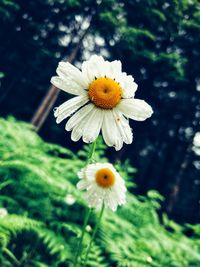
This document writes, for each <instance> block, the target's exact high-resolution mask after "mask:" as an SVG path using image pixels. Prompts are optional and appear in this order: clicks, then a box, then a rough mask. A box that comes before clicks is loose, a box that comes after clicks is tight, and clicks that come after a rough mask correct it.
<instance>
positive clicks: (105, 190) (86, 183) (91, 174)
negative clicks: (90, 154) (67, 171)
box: [77, 163, 126, 211]
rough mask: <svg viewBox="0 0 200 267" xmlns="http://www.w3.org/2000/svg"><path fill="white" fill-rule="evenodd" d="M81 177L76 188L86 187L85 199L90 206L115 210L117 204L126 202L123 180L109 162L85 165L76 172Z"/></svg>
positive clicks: (82, 188)
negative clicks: (103, 206)
mask: <svg viewBox="0 0 200 267" xmlns="http://www.w3.org/2000/svg"><path fill="white" fill-rule="evenodd" d="M78 176H79V178H80V179H81V180H80V181H79V182H78V184H77V188H78V189H79V190H84V189H86V190H87V191H86V192H85V199H86V201H87V202H88V205H89V206H90V207H94V208H97V209H99V208H100V207H101V206H102V204H103V203H104V205H105V207H107V208H110V209H111V210H112V211H116V209H117V206H118V205H123V204H125V202H126V195H125V193H126V186H125V183H124V180H123V179H122V178H121V176H120V175H119V173H118V172H117V171H116V170H115V168H114V167H113V165H112V164H110V163H94V164H90V165H87V166H86V167H85V168H83V169H82V170H81V171H80V172H79V173H78Z"/></svg>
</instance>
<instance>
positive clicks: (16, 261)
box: [3, 248, 20, 266]
mask: <svg viewBox="0 0 200 267" xmlns="http://www.w3.org/2000/svg"><path fill="white" fill-rule="evenodd" d="M3 252H4V253H5V254H6V255H7V256H8V257H9V258H10V259H11V260H12V261H13V263H14V264H15V265H16V266H20V262H19V261H18V259H17V258H16V257H15V255H14V254H13V253H12V252H11V251H10V250H9V249H7V248H4V249H3Z"/></svg>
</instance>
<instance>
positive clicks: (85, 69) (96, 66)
mask: <svg viewBox="0 0 200 267" xmlns="http://www.w3.org/2000/svg"><path fill="white" fill-rule="evenodd" d="M104 66H105V61H104V59H103V57H101V56H97V55H94V56H91V58H90V59H89V60H88V61H84V62H83V64H82V73H83V75H84V77H87V82H88V83H91V82H92V81H93V80H94V79H95V77H103V76H104V73H105V68H104Z"/></svg>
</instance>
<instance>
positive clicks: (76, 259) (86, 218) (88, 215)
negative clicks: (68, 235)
mask: <svg viewBox="0 0 200 267" xmlns="http://www.w3.org/2000/svg"><path fill="white" fill-rule="evenodd" d="M91 211H92V209H88V211H87V213H86V215H85V219H84V224H83V229H82V233H81V237H80V240H79V243H78V248H77V251H76V255H75V258H74V267H76V266H77V264H78V258H79V253H80V250H81V247H82V242H83V237H84V235H85V231H86V226H87V224H88V221H89V218H90V214H91Z"/></svg>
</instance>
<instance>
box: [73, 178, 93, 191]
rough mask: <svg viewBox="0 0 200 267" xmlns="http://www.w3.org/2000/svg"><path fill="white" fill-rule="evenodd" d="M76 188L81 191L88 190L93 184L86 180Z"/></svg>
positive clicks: (80, 182)
mask: <svg viewBox="0 0 200 267" xmlns="http://www.w3.org/2000/svg"><path fill="white" fill-rule="evenodd" d="M76 186H77V188H78V189H79V190H84V189H88V188H89V187H90V186H91V182H90V181H87V180H86V179H82V180H81V181H79V182H78V184H77V185H76Z"/></svg>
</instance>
